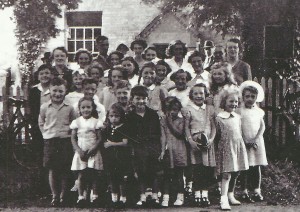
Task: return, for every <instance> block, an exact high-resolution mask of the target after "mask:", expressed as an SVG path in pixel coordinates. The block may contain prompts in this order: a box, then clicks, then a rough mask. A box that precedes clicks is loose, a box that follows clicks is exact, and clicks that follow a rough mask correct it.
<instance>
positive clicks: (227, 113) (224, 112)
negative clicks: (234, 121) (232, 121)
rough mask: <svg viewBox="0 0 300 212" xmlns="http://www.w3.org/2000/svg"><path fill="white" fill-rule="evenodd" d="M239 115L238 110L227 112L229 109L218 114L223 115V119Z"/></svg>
mask: <svg viewBox="0 0 300 212" xmlns="http://www.w3.org/2000/svg"><path fill="white" fill-rule="evenodd" d="M237 115H238V114H237V113H236V112H231V113H229V112H227V111H221V112H220V113H218V115H217V116H219V117H221V118H223V119H228V118H230V116H233V117H235V116H237Z"/></svg>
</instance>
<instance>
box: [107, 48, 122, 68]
mask: <svg viewBox="0 0 300 212" xmlns="http://www.w3.org/2000/svg"><path fill="white" fill-rule="evenodd" d="M114 54H115V55H117V56H118V57H119V60H120V62H121V60H122V59H123V57H124V55H123V53H122V52H119V51H113V52H111V53H110V54H109V55H108V56H107V59H106V62H107V63H108V64H110V65H111V57H112V55H114Z"/></svg>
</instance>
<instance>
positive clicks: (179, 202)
mask: <svg viewBox="0 0 300 212" xmlns="http://www.w3.org/2000/svg"><path fill="white" fill-rule="evenodd" d="M183 198H184V197H183V194H182V193H178V194H177V199H176V201H175V202H174V206H182V205H183Z"/></svg>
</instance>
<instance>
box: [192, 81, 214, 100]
mask: <svg viewBox="0 0 300 212" xmlns="http://www.w3.org/2000/svg"><path fill="white" fill-rule="evenodd" d="M197 87H198V88H204V94H205V98H206V97H208V95H209V92H208V89H207V87H206V85H205V84H204V83H198V84H196V85H194V86H193V87H192V88H191V90H190V92H189V98H190V100H193V92H194V88H197Z"/></svg>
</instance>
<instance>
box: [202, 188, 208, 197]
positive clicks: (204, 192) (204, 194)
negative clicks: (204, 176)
mask: <svg viewBox="0 0 300 212" xmlns="http://www.w3.org/2000/svg"><path fill="white" fill-rule="evenodd" d="M203 197H206V198H207V197H208V191H207V190H203V191H202V198H203Z"/></svg>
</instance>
